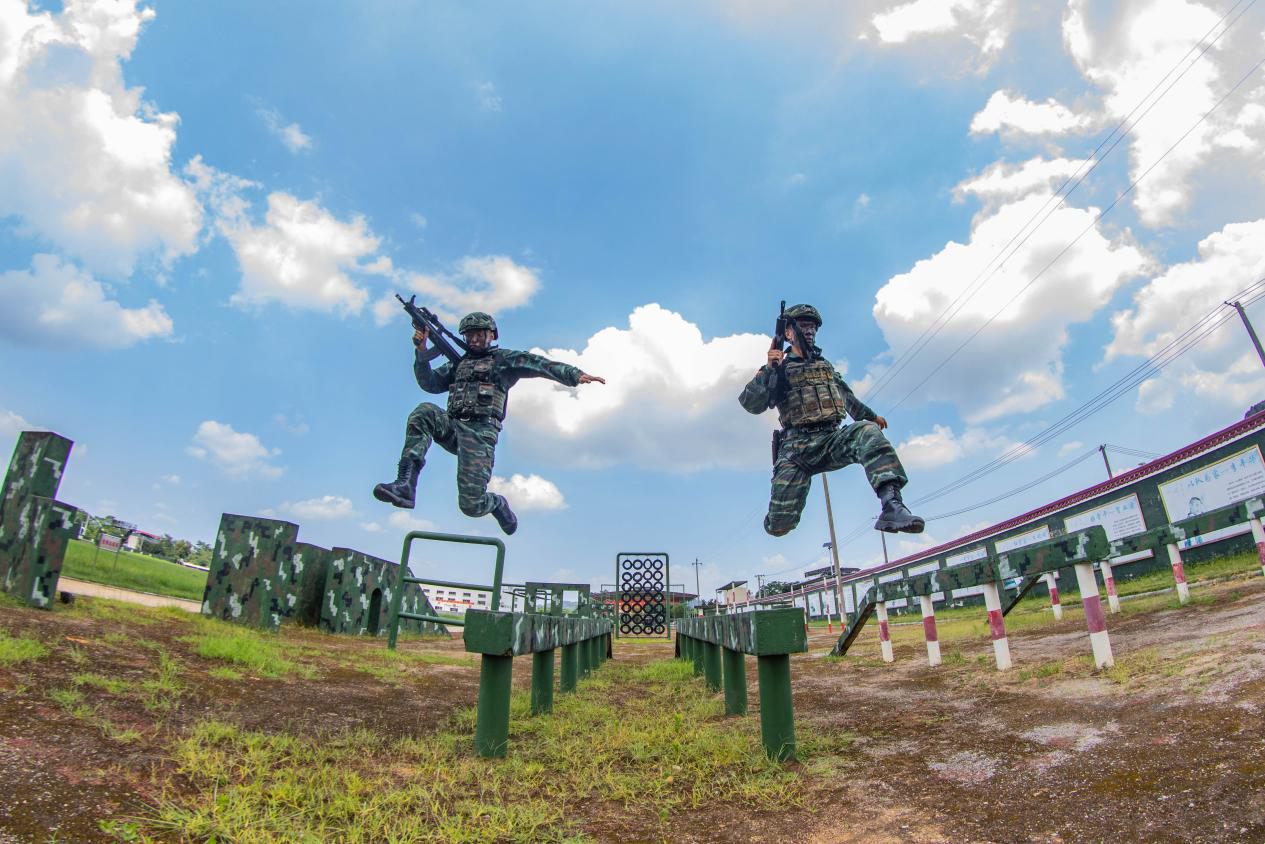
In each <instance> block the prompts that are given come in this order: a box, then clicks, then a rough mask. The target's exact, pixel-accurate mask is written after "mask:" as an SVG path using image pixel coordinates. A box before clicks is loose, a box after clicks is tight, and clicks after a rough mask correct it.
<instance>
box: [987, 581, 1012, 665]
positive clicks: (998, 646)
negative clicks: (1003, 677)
mask: <svg viewBox="0 0 1265 844" xmlns="http://www.w3.org/2000/svg"><path fill="white" fill-rule="evenodd" d="M982 588H983V590H984V607H985V608H986V609H987V610H988V632H989V635H991V636H992V637H993V656H995V657H997V670H998V671H1005V670H1006V669H1007V668H1009V667H1010V640H1009V639H1007V638H1006V620H1005V619H1004V618H1003V617H1002V614H1001V593H999V592H998V591H997V584H996V583H985V584H984V586H983V587H982Z"/></svg>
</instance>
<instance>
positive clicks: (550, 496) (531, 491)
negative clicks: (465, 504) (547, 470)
mask: <svg viewBox="0 0 1265 844" xmlns="http://www.w3.org/2000/svg"><path fill="white" fill-rule="evenodd" d="M488 489H489V490H490V491H491V492H495V493H497V494H499V495H504V496H505V497H506V498H507V499H508V500H509V503H510V506H511V507H512V508H513V509H514V510H515V511H518V510H522V511H529V510H564V509H566V506H567V500H566V498H565V497H564V496H563V495H562V491H561V490H560V489H558V487H557V486H556V485H555V484H554V482H553V481H550V480H546V479H545V478H542V477H541V476H540V475H535V474H533V475H520V474H518V473H515V474H513V475H511V476H510V477H508V478H503V477H500V476H499V475H493V476H492V479H491V481H490V482H489V483H488Z"/></svg>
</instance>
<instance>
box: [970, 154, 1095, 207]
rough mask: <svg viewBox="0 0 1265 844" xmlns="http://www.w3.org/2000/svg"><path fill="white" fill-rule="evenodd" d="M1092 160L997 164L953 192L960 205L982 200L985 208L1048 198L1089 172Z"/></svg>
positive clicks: (1051, 160)
mask: <svg viewBox="0 0 1265 844" xmlns="http://www.w3.org/2000/svg"><path fill="white" fill-rule="evenodd" d="M1091 163H1092V162H1091V161H1089V160H1077V159H1074V158H1055V159H1046V158H1041V157H1039V156H1038V157H1037V158H1031V159H1029V160H1027V161H1025V162H1023V163H1021V164H1007V163H1005V162H1004V161H998V162H996V163H994V164H990V165H989V166H988V167H986V168H984V171H983V172H982V173H980V174H978V175H976V176H973V177H971V178H969V179H966V180H964V181H962V182H961V183H959V184H958V185H957V186H955V187H954V188H953V196H954V198H955V199H956V200H958V201H959V202H961V201H963V200H965V199H966V197H968V196H974V197H976V198H978V199H980V200H981V201H982V202H983V203H984V205H985V207H995V206H996V205H998V204H1000V203H1003V202H1010V201H1012V200H1015V199H1019V198H1021V197H1024V196H1027V195H1028V194H1030V193H1038V192H1040V193H1044V194H1046V195H1047V196H1048V195H1050V194H1052V193H1053V192H1054V191H1056V190H1058V189H1059V188H1060V187H1062V186H1063V184H1064V183H1065V182H1066V181H1067V180H1068V179H1072V178H1076V177H1078V176H1080V175H1082V174H1084V173H1086V172H1087V171H1088V170H1089V167H1090V165H1091Z"/></svg>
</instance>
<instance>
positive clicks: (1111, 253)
mask: <svg viewBox="0 0 1265 844" xmlns="http://www.w3.org/2000/svg"><path fill="white" fill-rule="evenodd" d="M1048 199H1049V194H1048V192H1044V191H1039V192H1036V193H1032V194H1029V195H1028V196H1026V197H1024V198H1022V199H1019V200H1016V201H1013V202H1009V203H1006V204H1004V205H1002V206H1001V207H999V208H998V209H996V210H995V211H992V212H983V213H981V214H980V215H978V216H977V217H976V219H975V221H974V223H973V225H972V230H971V236H970V239H969V241H968V242H967V243H958V242H956V241H950V242H949V243H947V244H946V245H945V247H944V248H943V249H941V250H940V251H939V252H937V253H936V254H935V255H933V256H931V257H930V258H925V259H923V260H920V261H918V262H917V263H916V264H915V265H914V266H913V267H912V268H911V269H910V270H909V271H907V272H905V273H900V274H898V275H896V276H893V277H892V278H891V279H889V280H888V281H887V283H886V284H885V285H884V286H883V287H882V288H881V289H880V290H879V291H878V293H877V294H876V296H875V305H874V317H875V320H876V321H877V322H878V324H879V327H880V328H881V329H882V331H883V335H884V337H885V339H886V340H887V343H888V347H889V348H890V349H891V350H892V352H897V351H904V350H905V349H907V348H909V347H910V346H911V345H912V344H913V343H914V342H915V340H916V339H917V338H918V337H919V336H920V335H921V334H922V333H923V331H924V330H927V329H929V328H930V327H931V326H932V325H933V324H934V323H935V321H936V320H937V319H938V318H939V316H940V314H941V313H942V312H944V311H945V310H946V309H947V308H950V307H951V306H952V303H953V301H954V299H955V298H956V297H957V296H958V295H959V294H960V293H961V292H962V291H964V290H965V289H967V288H968V287H969V286H970V285H971V284H972V283H973V282H974V280H975V279H977V278H981V279H983V278H987V281H985V282H984V283H983V284H982V286H980V287H979V290H978V292H977V293H976V295H974V296H973V297H971V298H969V299H968V300H964V301H965V304H962V303H959V304H960V305H961V309H960V310H959V311H958V312H957V316H956V318H954V319H952V320H951V321H949V322H948V323H947V326H946V327H944V329H943V330H942V331H941V332H940V334H939V336H938V338H937V339H936V340H935V341H934V343H933V344H931V345H930V346H928V350H929V353H927V354H924V355H921V356H919V358H917V359H915V363H914V365H912V366H909V367H908V368H907V369H905V370H904V371H903V372H901V373H900V374H899V375H897V376H896V377H895V379H894V380H893V381H892V383H891V386H890V387H887V388H885V389H886V391H887V392H886V394H885V395H884V396H883V399H884V400H886V402H889V403H890V402H895V401H897V400H898V399H900V398H901V397H903V396H904V395H905V394H906V393H908V392H909V391H910V390H911V389H913V388H914V386H915V385H916V384H917V383H918V382H919V381H921V380H922V379H923V378H924V377H925V376H926V375H927V373H928V372H929V370H930V367H931V366H932V364H933V363H934V362H935V361H936V360H937V359H941V358H942V357H943V356H946V355H948V354H949V353H950V352H952V350H954V349H956V348H958V346H960V345H961V344H962V343H963V342H964V341H967V340H968V338H970V337H971V335H972V334H973V333H974V332H975V331H976V329H977V328H979V327H980V326H982V325H983V324H984V323H985V321H986V320H988V319H989V318H991V317H993V316H994V314H995V313H997V311H998V310H999V308H1001V306H1002V304H1003V303H1005V302H1007V301H1008V300H1010V299H1011V297H1013V296H1016V294H1018V297H1017V298H1016V299H1015V301H1014V302H1013V303H1012V304H1010V305H1009V306H1008V307H1006V308H1005V310H1003V311H1001V313H1000V314H998V315H997V317H996V319H995V320H994V321H993V322H992V323H991V324H990V325H989V326H988V329H987V330H985V331H982V332H980V333H979V335H978V336H976V337H975V338H974V339H973V340H971V342H970V344H969V345H967V346H965V348H964V350H963V352H962V353H961V354H959V355H958V356H957V357H956V358H954V360H953V361H952V365H951V366H947V367H945V368H944V369H942V370H941V371H940V372H939V373H938V374H937V375H936V376H935V377H934V378H932V379H930V380H928V381H927V382H926V383H925V384H922V386H921V387H919V388H918V393H919V400H920V401H922V402H932V401H945V402H951V403H953V404H955V405H956V406H957V407H958V408H959V410H960V412H961V413H962V415H963V418H964V419H966V421H967V422H968V423H972V424H978V423H981V422H986V421H989V420H994V419H998V418H1001V417H1004V416H1008V415H1011V414H1018V413H1027V412H1031V411H1033V410H1036V409H1037V408H1039V407H1042V406H1043V405H1046V404H1048V403H1050V402H1052V401H1055V400H1057V399H1059V398H1062V396H1063V394H1064V388H1063V360H1062V354H1063V347H1064V346H1065V344H1066V343H1067V338H1068V334H1067V332H1068V328H1069V327H1070V326H1071V325H1073V324H1076V323H1080V322H1085V321H1087V320H1089V319H1090V318H1092V317H1093V315H1094V314H1095V313H1096V312H1097V311H1098V310H1099V309H1100V308H1102V307H1103V306H1104V305H1106V304H1107V303H1108V302H1109V301H1110V300H1111V297H1112V296H1113V295H1114V293H1115V292H1116V291H1117V290H1118V289H1119V288H1120V287H1121V286H1122V285H1123V284H1124V283H1126V282H1128V281H1129V280H1131V279H1133V278H1136V277H1137V276H1138V275H1140V274H1141V273H1143V272H1144V271H1145V270H1146V269H1147V268H1148V267H1149V266H1150V263H1151V261H1150V258H1149V257H1148V256H1147V255H1146V254H1145V253H1144V252H1143V251H1142V250H1141V249H1140V248H1138V247H1137V246H1136V245H1135V244H1133V243H1132V242H1131V240H1130V238H1128V237H1127V235H1123V234H1122V235H1116V236H1114V237H1108V236H1107V235H1106V234H1105V233H1104V232H1103V231H1102V230H1101V229H1100V228H1098V227H1096V226H1094V224H1093V221H1094V217H1095V213H1096V212H1095V209H1092V208H1090V209H1080V208H1071V207H1063V208H1060V209H1058V210H1055V211H1054V212H1053V213H1052V214H1051V215H1050V216H1049V217H1048V218H1047V219H1046V221H1045V223H1044V224H1043V225H1042V226H1041V227H1040V228H1038V229H1036V230H1035V232H1034V233H1033V234H1032V236H1031V237H1029V238H1028V240H1027V241H1026V242H1025V243H1024V244H1023V245H1022V246H1020V247H1019V248H1018V250H1017V251H1016V252H1015V253H1014V254H1013V256H1012V257H1010V258H1009V259H1008V260H1007V261H1005V263H1003V264H1001V265H1000V268H999V269H996V271H992V270H990V271H989V272H990V273H991V275H989V274H985V275H981V273H982V272H983V271H984V270H985V268H986V267H990V266H991V265H992V263H993V259H994V257H995V256H996V255H998V254H999V253H1001V252H1002V250H1003V248H1004V247H1005V246H1006V244H1007V243H1008V242H1010V241H1011V239H1012V238H1013V236H1014V234H1015V232H1018V231H1022V230H1023V228H1024V226H1025V225H1026V223H1027V221H1028V220H1030V219H1032V217H1033V215H1034V214H1036V213H1037V212H1038V211H1039V210H1040V209H1041V208H1043V207H1044V206H1045V205H1046V201H1047V200H1048ZM1082 231H1085V232H1086V233H1085V234H1084V236H1083V237H1081V238H1080V240H1079V241H1078V242H1077V243H1076V245H1075V246H1074V247H1072V248H1070V249H1069V250H1068V251H1067V252H1066V253H1065V254H1063V256H1062V257H1061V258H1059V259H1058V260H1057V261H1056V262H1055V263H1053V264H1052V265H1050V268H1049V269H1048V270H1044V268H1045V267H1046V266H1047V265H1048V264H1049V262H1050V261H1051V259H1053V258H1054V257H1055V256H1056V255H1058V254H1059V252H1060V251H1062V250H1063V249H1064V247H1065V246H1067V245H1068V244H1069V243H1071V242H1072V241H1073V239H1074V238H1076V237H1077V236H1078V235H1080V234H1081V232H1082ZM1043 271H1044V272H1043ZM1040 273H1043V274H1042V275H1040V277H1039V278H1038V279H1037V281H1036V282H1035V283H1034V284H1032V285H1031V286H1030V287H1028V288H1027V290H1026V291H1024V292H1022V293H1020V292H1019V291H1020V290H1021V289H1022V288H1024V287H1025V286H1026V285H1028V283H1029V282H1030V281H1032V280H1033V279H1034V278H1037V277H1038V274H1040ZM881 372H882V369H881V368H875V367H872V368H871V370H870V372H869V373H868V374H867V376H866V378H865V379H862V380H861V381H858V382H857V384H856V387H857V390H858V394H859V395H861V397H862V398H863V399H866V400H867V403H870V402H869V400H868V397H867V396H868V393H869V392H870V389H869V388H870V385H871V384H872V383H873V378H874V377H875V376H877V375H878V374H880V373H881Z"/></svg>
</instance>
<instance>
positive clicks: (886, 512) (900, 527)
mask: <svg viewBox="0 0 1265 844" xmlns="http://www.w3.org/2000/svg"><path fill="white" fill-rule="evenodd" d="M878 500H879V501H881V502H882V503H883V512H881V513H879V514H878V521H876V522H875V523H874V529H875V530H882V531H886V532H887V533H922V529H923V527H925V524H924V522H923V520H922V519H920V518H918V517H917V516H915V515H914V514H913V513H911V512H909V508H908V507H906V506H905V502H904V501H901V499H900V485H899V484H897V483H896V482H895V481H887V482H886V483H884V484H882V485H880V486H879V488H878Z"/></svg>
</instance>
